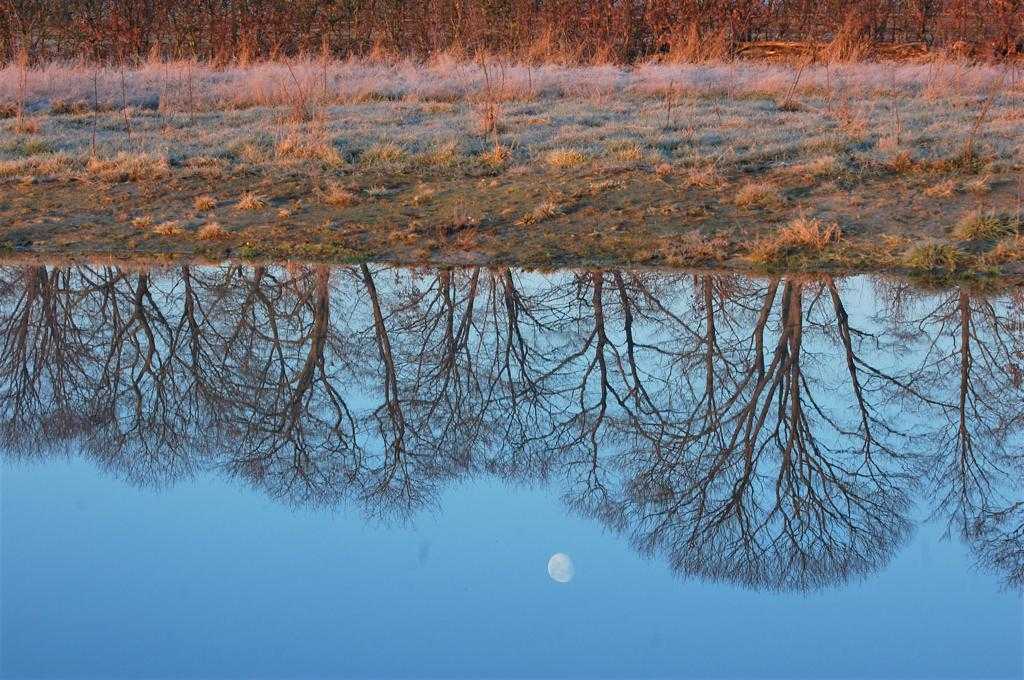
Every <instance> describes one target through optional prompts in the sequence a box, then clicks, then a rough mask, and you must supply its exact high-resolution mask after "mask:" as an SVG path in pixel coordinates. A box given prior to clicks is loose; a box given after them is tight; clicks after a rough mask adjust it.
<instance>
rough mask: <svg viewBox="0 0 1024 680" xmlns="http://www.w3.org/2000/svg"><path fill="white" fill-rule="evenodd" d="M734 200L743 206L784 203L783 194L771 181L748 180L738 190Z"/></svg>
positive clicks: (766, 205) (763, 206)
mask: <svg viewBox="0 0 1024 680" xmlns="http://www.w3.org/2000/svg"><path fill="white" fill-rule="evenodd" d="M734 201H735V203H736V205H737V206H739V207H741V208H770V207H773V206H777V205H780V204H781V203H782V195H781V194H780V193H779V190H778V188H776V186H775V185H774V184H772V183H770V182H747V183H746V184H744V185H743V186H741V187H740V188H739V190H738V191H737V192H736V198H735V199H734Z"/></svg>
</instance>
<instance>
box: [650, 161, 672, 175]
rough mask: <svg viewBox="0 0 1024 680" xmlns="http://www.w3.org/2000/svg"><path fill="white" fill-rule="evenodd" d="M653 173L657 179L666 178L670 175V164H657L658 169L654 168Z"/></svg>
mask: <svg viewBox="0 0 1024 680" xmlns="http://www.w3.org/2000/svg"><path fill="white" fill-rule="evenodd" d="M654 172H655V174H656V175H658V177H668V176H669V175H671V174H672V164H671V163H659V164H658V167H656V168H654Z"/></svg>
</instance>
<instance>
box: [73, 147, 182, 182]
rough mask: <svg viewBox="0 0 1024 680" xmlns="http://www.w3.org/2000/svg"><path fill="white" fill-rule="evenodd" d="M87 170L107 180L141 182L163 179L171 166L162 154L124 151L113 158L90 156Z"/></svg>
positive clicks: (86, 166)
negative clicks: (154, 154) (153, 154)
mask: <svg viewBox="0 0 1024 680" xmlns="http://www.w3.org/2000/svg"><path fill="white" fill-rule="evenodd" d="M85 170H86V173H87V174H88V176H89V177H91V178H94V179H99V180H102V181H105V182H141V181H144V180H156V179H163V178H164V177H166V176H167V175H168V174H170V171H171V168H170V164H169V163H168V162H167V159H166V158H164V157H162V156H152V155H149V154H127V153H123V154H118V155H117V156H114V157H113V158H99V157H93V158H90V159H89V160H88V162H87V163H86V164H85Z"/></svg>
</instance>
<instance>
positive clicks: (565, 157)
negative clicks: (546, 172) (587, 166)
mask: <svg viewBox="0 0 1024 680" xmlns="http://www.w3.org/2000/svg"><path fill="white" fill-rule="evenodd" d="M544 160H545V162H547V164H548V165H550V166H551V167H553V168H574V167H577V166H579V165H583V164H584V163H586V162H587V155H586V154H585V153H583V152H582V151H580V150H578V149H553V150H551V151H549V152H547V154H545V156H544Z"/></svg>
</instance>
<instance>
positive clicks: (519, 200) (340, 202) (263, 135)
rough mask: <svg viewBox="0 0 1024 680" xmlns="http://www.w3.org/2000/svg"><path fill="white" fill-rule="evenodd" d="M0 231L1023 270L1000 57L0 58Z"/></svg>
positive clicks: (453, 257) (1, 234) (1019, 112)
mask: <svg viewBox="0 0 1024 680" xmlns="http://www.w3.org/2000/svg"><path fill="white" fill-rule="evenodd" d="M4 112H6V115H7V116H8V118H7V119H6V120H3V121H0V126H2V128H3V130H4V134H3V136H2V137H0V190H2V191H0V244H3V245H2V246H0V247H3V248H6V249H8V250H27V251H32V252H35V253H56V254H60V253H64V254H73V253H92V254H96V253H108V254H117V255H132V254H138V255H143V254H144V255H155V254H161V253H163V254H173V255H184V256H205V257H222V256H225V255H227V256H245V257H297V258H298V257H301V258H307V259H327V260H345V259H389V260H394V261H400V262H409V263H415V262H436V263H442V262H463V263H465V262H473V263H497V262H502V263H518V264H525V265H534V266H559V265H572V264H588V263H601V264H612V263H615V264H626V263H633V264H645V265H667V266H708V265H715V266H728V267H737V268H747V269H783V268H785V269H863V270H909V271H921V272H931V273H939V274H950V273H952V274H954V275H957V274H964V273H970V274H976V273H985V274H1000V273H1017V272H1019V271H1021V270H1022V268H1024V240H1022V236H1021V233H1022V232H1021V225H1020V214H1021V196H1022V192H1024V185H1022V180H1021V169H1022V167H1024V146H1022V144H1021V141H1020V140H1021V139H1024V80H1022V78H1021V77H1020V76H1019V74H1018V73H1017V72H1016V71H1015V70H1013V69H1012V67H982V66H966V65H961V64H952V63H933V64H926V65H886V64H861V65H846V66H841V67H837V66H827V67H826V66H822V67H813V68H804V69H797V68H786V67H782V66H769V65H759V64H725V65H710V66H668V65H648V66H643V67H640V68H636V69H619V68H614V67H591V68H583V67H573V68H569V67H555V66H548V67H542V68H533V67H527V66H500V65H496V64H490V65H486V66H485V65H483V64H480V63H463V62H451V61H435V62H432V63H430V64H425V65H424V64H413V63H400V64H379V63H370V62H359V61H347V62H305V63H297V62H293V63H278V64H260V65H255V66H252V67H249V68H233V69H228V70H217V69H212V68H208V67H202V66H197V65H194V64H151V65H148V66H145V67H143V68H140V69H136V70H132V71H127V72H124V73H122V72H119V71H109V70H108V71H98V70H90V69H88V68H84V67H71V66H67V67H65V66H52V67H48V68H45V69H41V70H37V71H28V72H18V71H17V69H14V68H9V69H7V70H6V71H3V72H0V115H3V114H4Z"/></svg>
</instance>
